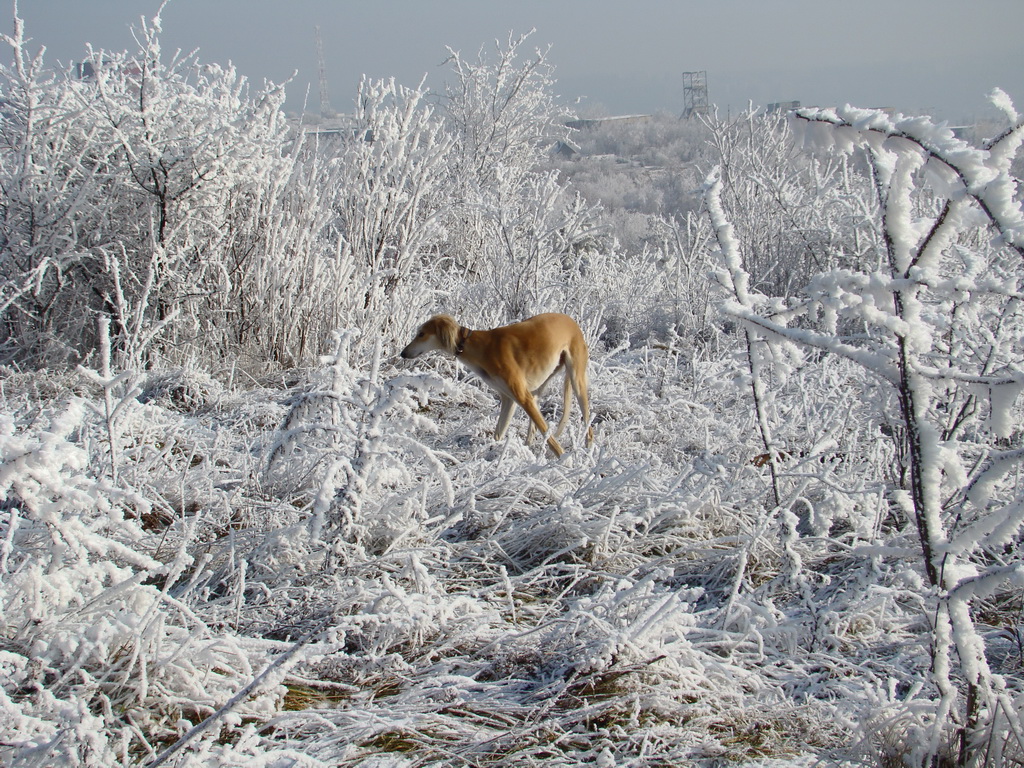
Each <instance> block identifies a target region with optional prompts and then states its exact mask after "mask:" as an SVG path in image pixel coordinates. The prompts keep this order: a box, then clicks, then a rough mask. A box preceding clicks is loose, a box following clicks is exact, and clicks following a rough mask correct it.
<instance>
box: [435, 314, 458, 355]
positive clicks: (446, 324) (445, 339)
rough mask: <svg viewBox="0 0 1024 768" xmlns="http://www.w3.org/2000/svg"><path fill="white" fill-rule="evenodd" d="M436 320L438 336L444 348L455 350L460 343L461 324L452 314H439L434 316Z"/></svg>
mask: <svg viewBox="0 0 1024 768" xmlns="http://www.w3.org/2000/svg"><path fill="white" fill-rule="evenodd" d="M434 322H435V325H434V327H435V329H436V331H437V337H438V339H440V341H441V343H442V344H443V345H444V348H445V349H447V350H448V351H449V352H452V351H454V350H455V347H456V345H458V343H459V324H458V323H457V322H455V318H454V317H452V316H451V315H437V316H436V317H434Z"/></svg>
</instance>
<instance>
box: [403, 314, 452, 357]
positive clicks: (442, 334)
mask: <svg viewBox="0 0 1024 768" xmlns="http://www.w3.org/2000/svg"><path fill="white" fill-rule="evenodd" d="M458 343H459V324H458V323H457V322H455V319H454V318H453V317H450V316H448V315H434V316H433V317H432V318H430V319H429V320H427V322H425V323H424V324H423V325H421V326H420V329H419V331H418V332H417V333H416V336H414V337H413V340H412V341H411V342H410V343H409V345H408V346H407V347H406V348H405V349H403V350H402V357H404V358H405V359H406V360H411V359H412V358H414V357H419V356H420V355H422V354H423V353H424V352H431V351H433V350H435V349H437V350H440V351H442V352H447V353H448V354H449V355H454V354H455V348H456V345H457V344H458Z"/></svg>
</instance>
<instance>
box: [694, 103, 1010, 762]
mask: <svg viewBox="0 0 1024 768" xmlns="http://www.w3.org/2000/svg"><path fill="white" fill-rule="evenodd" d="M997 95H998V96H999V101H1000V103H1001V104H1002V106H1003V107H1004V109H1005V110H1006V112H1007V114H1008V116H1009V118H1010V127H1009V128H1008V129H1007V130H1006V131H1005V132H1004V133H1002V134H1001V135H1000V136H998V137H997V138H996V139H994V140H993V141H991V142H990V143H988V144H986V145H984V146H982V147H972V146H969V145H967V144H966V143H965V142H964V141H962V140H960V139H957V138H955V137H954V136H953V134H952V132H950V131H949V130H948V129H946V128H944V127H942V126H936V125H934V124H933V123H931V122H930V121H929V120H927V119H925V118H899V117H898V118H895V119H891V118H889V117H888V116H887V115H885V114H884V113H881V112H872V111H858V110H852V109H847V110H843V111H840V112H838V113H836V112H830V111H813V110H809V111H802V112H798V113H797V114H796V118H795V120H796V123H797V124H798V125H800V126H801V128H802V129H803V130H804V131H805V132H806V134H807V135H808V136H809V137H810V138H811V139H812V140H815V141H822V140H823V141H824V142H826V143H828V145H829V146H838V147H839V149H840V150H842V151H853V150H857V151H858V152H860V153H861V155H862V157H863V158H864V160H865V161H866V165H867V167H868V169H869V170H870V173H871V179H872V182H873V186H874V194H875V195H877V198H876V199H877V211H876V212H875V213H874V214H873V215H872V217H871V219H870V220H871V221H873V222H874V224H875V226H876V227H877V233H876V235H875V236H874V237H873V238H872V239H871V240H873V242H874V243H875V250H876V251H877V254H876V255H875V256H874V257H871V256H870V255H867V256H866V257H861V258H860V259H858V261H857V262H855V263H853V264H849V265H842V266H841V265H840V264H838V263H835V268H833V269H830V270H829V269H826V270H824V271H821V272H818V273H816V274H812V275H810V276H809V277H808V278H807V284H806V285H805V286H801V287H799V288H798V289H796V290H787V291H786V293H785V294H784V295H774V296H773V295H765V294H764V293H762V292H761V289H764V288H766V287H769V288H770V287H771V285H772V284H771V283H770V282H769V283H764V282H758V279H757V274H756V273H752V271H751V267H750V266H749V262H748V261H746V259H745V250H744V248H745V244H744V243H743V242H742V240H741V238H740V237H739V236H738V235H737V230H736V229H735V228H734V226H733V225H732V223H731V222H730V221H729V220H728V218H727V216H726V214H725V210H724V207H723V181H722V179H721V178H720V177H719V176H718V175H713V176H712V178H711V179H710V181H709V186H708V189H709V193H708V196H707V199H708V203H709V210H710V213H711V219H712V223H713V225H714V226H715V229H716V235H717V239H718V243H719V248H720V255H721V262H720V263H721V268H720V272H719V281H720V283H721V285H722V286H723V288H724V293H725V296H726V299H725V301H724V302H723V310H724V311H725V313H726V314H727V315H729V316H732V317H734V318H736V319H737V320H738V321H739V322H740V323H741V324H742V327H743V329H744V334H745V340H746V354H747V361H748V369H749V381H750V386H751V392H752V395H753V401H754V408H755V413H756V415H757V420H758V428H759V431H760V435H761V438H762V441H763V445H764V449H765V453H764V457H765V462H764V463H765V465H766V466H767V467H768V468H769V469H770V473H771V478H772V485H773V502H774V510H773V514H774V513H775V512H779V511H781V513H782V515H783V520H785V518H787V517H789V518H790V522H789V523H788V524H787V526H788V529H789V533H788V534H786V533H785V528H784V529H783V535H784V537H783V547H784V548H785V549H786V551H787V552H788V553H789V555H788V556H789V557H791V558H796V559H794V560H793V563H794V565H796V566H797V570H795V571H794V572H793V577H794V580H795V581H794V585H793V586H794V587H795V588H797V589H799V590H801V591H802V592H803V593H804V594H805V595H807V596H808V598H810V596H811V595H812V594H813V592H814V591H815V590H814V585H813V583H812V582H810V581H808V580H807V578H806V577H807V576H808V575H809V574H807V573H806V572H804V573H803V574H801V573H800V568H801V567H802V562H801V560H800V559H799V558H800V555H799V551H798V549H797V548H795V547H797V545H798V542H799V538H800V533H799V530H798V522H797V518H796V514H795V513H796V510H797V509H798V508H799V507H800V506H801V505H802V502H801V501H800V498H801V495H802V493H803V491H802V486H801V484H800V482H799V480H798V476H791V475H790V474H789V473H788V472H787V471H786V469H785V461H786V460H787V459H788V458H790V457H789V456H788V455H787V454H786V453H785V452H784V450H783V448H782V446H781V444H780V441H779V440H778V439H777V436H776V434H775V428H776V425H777V424H779V423H781V422H782V421H783V413H782V410H783V409H782V408H781V407H780V406H781V403H779V402H778V401H777V400H776V399H775V398H774V396H773V394H772V392H771V389H772V385H773V383H774V382H773V379H775V378H776V377H777V380H778V381H780V382H781V383H782V384H785V380H786V378H788V376H789V375H790V372H791V371H792V370H794V369H795V368H799V367H802V366H803V365H805V364H806V362H807V360H806V358H805V350H807V351H809V352H810V355H811V358H812V359H813V358H814V357H816V356H819V355H821V354H823V353H830V354H834V355H838V356H840V357H843V358H845V359H847V360H848V361H850V362H851V363H854V364H856V365H858V366H861V367H863V368H864V369H866V370H867V371H868V372H869V374H870V375H871V376H872V377H874V378H876V379H877V380H879V381H881V382H883V383H884V384H885V385H888V386H889V387H891V389H890V390H889V392H888V394H887V395H885V396H883V397H880V398H877V402H876V404H875V407H876V408H877V413H878V415H877V416H876V417H875V419H874V422H875V424H876V425H877V428H878V429H879V431H880V432H887V433H888V436H889V437H890V438H891V439H892V444H893V448H894V459H895V461H896V469H897V473H896V475H897V476H895V477H893V478H891V480H890V488H889V492H888V499H887V504H886V506H887V507H888V509H887V511H886V513H885V515H886V516H889V515H891V516H892V517H894V518H895V519H896V520H897V521H903V523H904V524H902V525H901V524H900V523H897V524H896V526H895V527H894V528H890V532H889V533H887V534H885V535H883V536H882V540H883V541H884V540H886V539H890V540H891V541H893V542H895V541H899V540H900V539H901V538H902V536H903V532H904V531H905V530H906V529H907V528H909V530H911V531H913V532H914V533H915V534H916V539H917V546H918V547H919V551H920V553H921V555H922V558H921V563H920V566H921V574H922V577H923V581H922V586H923V587H924V588H927V589H929V590H930V591H931V593H932V594H930V595H929V599H928V600H927V601H925V603H924V604H923V606H922V608H923V609H924V610H926V611H927V612H928V615H929V616H930V627H929V629H930V632H929V635H928V637H929V642H930V649H929V650H930V662H929V666H930V667H931V670H932V671H931V682H932V683H933V685H934V686H935V688H934V690H935V694H936V695H935V699H934V701H933V703H932V708H931V710H930V711H929V712H928V713H924V712H920V713H919V715H920V723H919V727H918V728H917V730H916V731H915V733H916V734H917V735H916V737H915V738H916V742H915V754H917V755H918V757H916V758H913V759H914V760H925V759H931V757H932V756H935V755H937V754H938V753H939V751H940V750H941V749H944V748H945V745H946V744H948V743H950V742H951V741H952V740H954V739H958V740H959V746H958V747H957V748H956V749H955V750H953V751H954V752H955V753H956V755H957V760H958V761H959V764H966V763H967V761H968V760H971V759H973V757H972V755H973V754H975V746H974V741H975V739H976V738H977V736H978V734H979V732H981V731H984V730H985V729H987V728H989V727H990V725H991V722H992V721H991V719H990V718H991V717H992V716H993V713H994V711H995V710H997V709H998V708H1000V707H1002V709H1003V711H1004V713H1005V714H1007V715H1008V716H1009V717H1010V720H1009V726H1008V727H1009V728H1010V729H1011V730H1016V731H1018V732H1019V727H1020V725H1019V722H1017V721H1016V720H1015V719H1014V718H1015V717H1016V715H1015V714H1011V713H1013V712H1014V710H1013V708H1012V706H1010V705H1009V704H1008V698H1007V695H1006V693H1005V690H1006V686H1007V681H1006V679H1005V678H1003V677H1002V676H1000V675H998V674H995V673H994V672H993V671H992V670H991V669H990V666H989V663H988V660H987V657H986V652H985V642H984V639H983V635H982V633H981V632H980V630H979V628H978V626H977V624H976V621H975V619H974V614H975V612H976V611H977V608H978V603H979V601H980V600H982V599H984V598H986V597H987V596H989V595H991V594H993V593H996V592H998V591H1000V590H1002V589H1005V587H1006V585H1007V583H1010V584H1014V585H1019V584H1020V583H1021V582H1022V581H1024V570H1022V565H1021V563H1020V562H1019V559H1018V558H1016V557H1015V556H1012V555H1009V556H1008V553H1007V551H1006V547H1007V546H1012V545H1013V544H1014V543H1016V542H1018V541H1019V537H1020V528H1021V524H1022V523H1024V518H1022V517H1021V515H1020V514H1019V509H1020V507H1019V504H1020V500H1019V490H1018V489H1017V487H1016V486H1015V485H1014V484H1013V483H1010V484H1005V483H1003V482H1002V480H996V481H995V483H994V484H992V485H989V484H988V483H987V482H986V478H988V477H990V476H991V477H993V478H994V477H995V476H999V477H1000V478H1004V477H1006V475H1005V474H1004V473H1011V474H1015V473H1017V472H1019V458H1020V451H1019V450H1018V449H1016V443H1017V441H1019V439H1020V434H1019V429H1017V428H1016V424H1018V423H1019V420H1017V421H1015V420H1014V419H1013V418H1012V417H1009V414H1010V413H1011V412H1014V411H1015V410H1016V408H1017V406H1016V400H1017V395H1018V394H1019V392H1020V390H1021V389H1022V388H1024V385H1022V382H1021V381H1020V367H1021V365H1022V363H1024V360H1022V359H1021V356H1020V354H1021V350H1020V349H1019V344H1017V343H1016V341H1015V340H1017V339H1019V337H1020V329H1021V327H1022V323H1024V318H1022V316H1021V314H1020V303H1019V299H1018V298H1017V293H1016V291H1017V284H1018V283H1019V279H1018V275H1019V260H1020V257H1021V255H1022V254H1024V244H1022V242H1021V236H1020V227H1021V225H1020V223H1021V221H1022V220H1024V215H1022V212H1021V207H1020V202H1019V201H1018V200H1016V199H1015V196H1014V194H1013V192H1014V181H1013V179H1012V178H1011V177H1010V176H1009V174H1008V171H1009V167H1010V160H1011V158H1012V157H1013V156H1014V155H1015V153H1016V152H1017V150H1018V149H1019V146H1020V144H1021V142H1022V138H1024V126H1022V124H1021V122H1020V119H1019V117H1018V116H1017V115H1016V112H1014V111H1013V109H1012V106H1010V105H1009V103H1008V99H1005V98H1004V97H1003V96H1002V95H1001V94H997ZM869 209H870V204H869ZM985 228H991V229H992V230H994V231H995V232H996V233H998V234H997V237H996V238H995V239H994V240H993V239H990V238H988V237H985V236H984V235H983V234H982V232H983V230H984V229H985ZM983 275H984V276H983ZM968 339H969V341H968ZM775 386H778V384H775ZM1017 412H1018V413H1019V411H1017ZM1011 446H1012V448H1011V450H1007V448H1008V447H1011ZM992 473H994V474H992ZM919 666H921V668H922V669H923V668H925V667H924V665H919ZM959 685H962V686H963V688H964V689H965V691H966V694H965V695H962V694H961V692H960V690H959ZM906 706H907V708H908V710H907V711H910V710H911V709H914V708H915V707H917V706H918V705H916V704H914V703H912V702H910V701H908V702H907V704H906ZM958 734H959V735H958Z"/></svg>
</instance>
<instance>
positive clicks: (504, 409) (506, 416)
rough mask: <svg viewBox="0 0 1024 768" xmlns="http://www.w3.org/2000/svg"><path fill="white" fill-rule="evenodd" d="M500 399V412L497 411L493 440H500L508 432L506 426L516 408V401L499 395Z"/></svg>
mask: <svg viewBox="0 0 1024 768" xmlns="http://www.w3.org/2000/svg"><path fill="white" fill-rule="evenodd" d="M498 397H499V398H501V410H500V411H498V426H497V427H495V429H494V439H495V440H498V441H500V440H502V439H503V438H504V437H505V433H506V432H507V431H508V424H509V422H510V421H512V409H513V408H515V407H516V401H515V400H513V399H512V398H511V397H509V396H508V395H505V394H499V395H498Z"/></svg>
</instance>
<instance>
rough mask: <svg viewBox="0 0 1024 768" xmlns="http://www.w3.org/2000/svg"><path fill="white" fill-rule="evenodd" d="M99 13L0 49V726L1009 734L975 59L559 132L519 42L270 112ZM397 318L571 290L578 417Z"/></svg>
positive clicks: (1003, 191)
mask: <svg viewBox="0 0 1024 768" xmlns="http://www.w3.org/2000/svg"><path fill="white" fill-rule="evenodd" d="M138 37H139V41H140V43H139V50H138V51H133V52H129V53H125V54H117V53H111V52H104V53H102V54H101V53H99V52H97V55H96V60H97V61H103V62H104V66H102V67H100V68H99V69H98V71H97V73H96V75H95V76H94V77H93V78H91V79H87V80H79V79H76V78H74V77H71V76H69V75H68V74H65V73H60V72H54V71H52V70H49V69H48V68H47V66H48V65H47V62H45V61H43V60H42V59H39V58H36V57H35V55H34V54H35V52H34V51H32V50H29V49H28V48H27V47H26V46H25V45H24V44H23V42H22V40H21V38H20V36H19V34H18V33H16V34H15V35H14V36H13V37H12V38H9V39H7V40H6V43H7V44H8V47H9V50H10V52H11V56H10V60H11V62H12V63H11V64H10V65H9V66H5V67H4V68H3V69H2V71H0V75H2V78H0V96H2V98H3V106H2V108H0V136H2V141H0V188H2V198H0V269H2V273H0V279H2V281H3V282H2V284H0V311H2V313H3V321H4V324H3V326H2V338H0V343H2V346H0V349H2V351H3V354H4V360H5V365H4V367H3V369H2V372H0V502H2V503H0V764H3V765H9V766H12V768H13V767H15V766H16V767H17V768H24V767H27V766H80V767H82V768H86V767H88V768H100V767H101V766H102V767H104V768H106V767H108V766H158V765H165V766H182V767H184V766H189V767H198V766H210V767H211V768H213V767H221V766H266V767H267V768H271V767H272V768H286V767H288V766H296V768H298V767H300V766H302V767H310V768H312V767H316V768H322V767H326V766H367V767H370V766H372V767H373V768H385V767H388V768H392V767H393V768H412V767H413V766H576V765H582V764H587V765H595V766H598V768H612V766H622V767H626V766H629V767H631V768H643V767H647V766H650V767H654V766H681V765H694V766H706V767H707V768H712V767H717V766H725V765H730V766H731V765H735V766H748V767H749V768H754V767H755V766H762V767H767V766H808V767H809V766H878V767H879V768H882V767H888V766H911V767H913V766H920V767H922V768H923V767H924V766H954V765H958V766H985V767H986V768H997V767H999V766H1011V765H1019V764H1021V762H1022V761H1024V726H1022V712H1024V691H1022V682H1021V673H1022V669H1024V565H1022V562H1021V555H1020V552H1019V544H1020V541H1021V524H1022V523H1024V483H1022V482H1021V480H1022V478H1021V463H1022V459H1024V427H1022V425H1024V413H1022V407H1024V404H1022V402H1021V400H1022V399H1021V398H1020V392H1021V390H1022V389H1024V342H1022V338H1024V284H1022V283H1024V280H1022V276H1024V215H1022V208H1021V197H1020V194H1021V193H1020V190H1019V187H1018V182H1017V179H1018V178H1019V176H1020V169H1021V165H1020V162H1019V161H1018V160H1017V159H1016V158H1017V153H1018V150H1019V147H1020V144H1021V141H1022V139H1024V123H1022V120H1021V117H1020V116H1019V115H1018V114H1017V113H1016V111H1015V109H1014V106H1013V104H1012V103H1011V101H1010V99H1009V97H1007V96H1006V95H1005V94H1003V93H1002V92H1001V91H998V90H996V91H993V93H992V101H993V103H994V104H995V105H996V106H997V107H998V108H999V110H1000V113H1001V114H1002V116H1003V119H1002V123H1001V124H1000V125H998V126H994V127H992V128H991V130H987V129H981V128H979V130H978V131H977V134H978V135H977V136H968V137H959V136H955V135H954V134H953V133H952V132H951V131H949V130H948V129H946V128H945V127H944V126H942V125H936V124H934V123H933V122H932V121H931V120H930V119H928V118H926V117H904V116H901V115H890V114H886V113H884V112H877V111H862V110H856V109H852V108H848V107H847V108H843V109H838V110H802V111H797V112H795V113H793V114H791V115H788V116H780V115H774V116H768V115H765V114H763V113H760V112H757V111H754V112H752V113H750V114H746V115H742V116H740V117H739V118H736V119H734V120H729V121H721V120H719V119H718V118H715V117H709V118H708V119H707V120H705V121H689V122H680V121H678V120H676V119H674V118H671V119H669V118H658V119H653V120H651V121H646V122H640V123H635V124H631V123H629V122H626V123H625V124H617V125H615V126H614V128H609V129H607V130H605V131H601V130H596V131H591V132H586V131H581V132H578V133H576V134H574V135H573V136H572V137H571V146H572V147H574V153H575V154H574V156H573V157H571V158H566V157H565V156H560V155H556V154H553V153H552V151H551V150H552V147H553V146H555V142H556V141H557V140H558V139H566V138H569V137H568V136H567V135H566V134H565V129H564V127H563V126H564V121H565V119H566V118H567V117H568V115H566V114H565V113H564V112H563V111H562V110H561V109H560V107H559V106H558V103H557V101H556V100H555V98H554V96H553V95H552V94H553V92H554V91H553V85H554V80H553V75H552V72H551V71H550V69H549V67H548V66H547V62H546V61H545V59H544V56H543V55H542V54H537V53H535V52H533V51H532V49H530V48H529V46H528V45H526V44H524V41H521V40H514V39H513V40H510V41H509V42H508V44H507V46H500V47H498V48H496V49H494V50H490V51H488V52H487V53H486V54H484V55H482V56H481V57H480V58H479V59H478V60H466V59H463V58H462V57H460V56H458V55H455V56H454V57H453V59H452V61H451V67H452V72H451V78H450V81H449V82H450V85H449V89H448V91H447V92H446V93H444V94H426V93H423V92H421V91H419V90H417V89H415V88H406V87H403V86H401V85H399V84H396V83H394V82H390V81H383V82H377V81H365V82H364V83H363V84H362V85H361V87H360V90H359V93H358V94H357V97H356V99H355V107H354V113H353V115H352V117H351V129H347V130H345V131H342V132H340V133H332V134H329V135H328V134H325V133H321V134H320V135H316V134H315V133H310V134H308V135H305V136H303V134H302V132H301V131H298V130H297V129H296V125H295V123H294V122H289V121H288V120H286V119H285V116H284V115H283V113H282V112H281V108H282V105H283V91H282V90H281V89H280V88H277V87H275V86H269V85H268V86H266V87H264V88H261V89H256V88H251V87H249V86H247V85H246V84H244V83H243V82H242V81H241V80H240V79H239V77H238V75H237V73H235V72H234V71H233V70H232V69H230V68H228V67H220V66H216V65H213V64H210V63H209V62H198V61H196V60H194V59H192V58H189V57H185V58H179V57H175V56H169V55H167V54H166V53H165V52H162V51H161V50H160V45H159V24H158V23H156V22H154V23H153V24H152V25H150V26H147V27H144V28H142V29H140V30H139V32H138ZM562 146H564V145H562ZM438 311H445V312H448V313H451V314H453V315H456V316H457V318H458V319H459V320H460V321H461V322H462V323H463V324H464V325H466V326H468V327H471V328H489V327H494V326H497V325H501V324H505V323H508V322H512V321H514V320H517V319H521V318H523V317H526V316H529V315H532V314H535V313H537V312H541V311H562V312H566V313H568V314H570V315H572V316H573V317H575V318H576V319H577V320H578V321H579V323H580V325H581V327H582V329H583V331H584V334H585V336H586V337H587V340H588V342H589V344H590V347H591V365H590V391H591V403H592V411H593V413H592V425H593V428H594V431H595V435H596V441H595V443H594V445H593V446H587V445H586V444H585V441H584V439H583V437H584V432H585V431H584V429H583V427H582V425H581V424H580V421H579V412H578V410H577V411H576V412H575V413H574V418H573V419H572V420H571V421H570V426H569V429H568V431H567V434H566V436H565V439H564V440H563V444H565V445H566V447H567V451H566V454H565V455H564V456H563V457H561V458H560V459H556V458H554V457H552V456H551V454H550V452H549V451H546V450H545V449H544V447H543V445H542V442H541V441H535V442H534V444H533V445H531V446H528V445H526V444H525V441H524V436H525V432H526V419H525V417H524V416H523V414H522V412H518V413H517V414H516V416H515V419H514V421H513V428H512V429H511V430H510V433H509V435H508V436H507V437H506V438H505V439H504V440H503V441H501V442H496V441H495V440H494V439H493V437H492V433H493V429H494V424H495V420H496V418H497V412H498V402H497V399H496V398H495V397H494V396H493V395H492V394H491V393H490V391H489V390H488V389H486V388H485V387H484V386H482V385H481V383H480V382H479V381H477V380H475V379H474V378H473V377H472V375H470V374H469V373H467V372H466V371H465V370H464V369H461V368H460V367H459V365H458V364H457V363H456V362H455V361H454V360H451V359H448V358H445V357H443V356H441V355H432V356H426V357H423V358H420V359H417V360H416V361H414V362H409V361H402V360H400V359H398V357H397V353H398V351H399V350H400V349H401V348H402V347H403V346H404V345H405V344H406V343H408V341H409V340H410V339H411V337H412V332H413V330H414V329H415V328H416V327H417V326H418V325H419V324H420V323H421V322H422V321H423V320H424V319H426V318H427V317H428V316H429V315H430V314H432V313H434V312H438ZM556 391H560V387H555V386H553V387H551V392H550V393H548V394H547V395H546V396H544V397H543V398H542V406H543V409H544V410H545V412H546V413H547V414H548V416H549V417H551V416H556V417H557V415H558V408H559V407H560V406H559V404H558V402H557V401H558V400H559V399H560V398H558V397H555V396H554V394H555V392H556Z"/></svg>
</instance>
